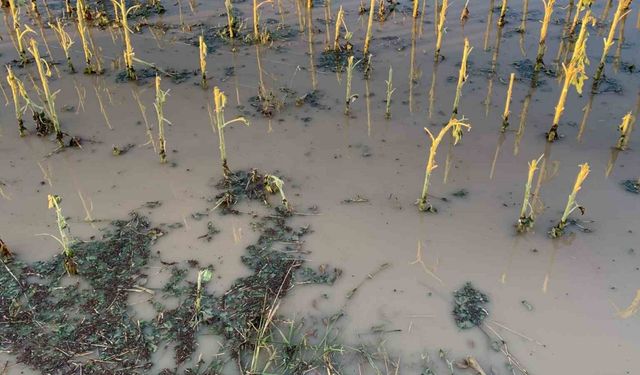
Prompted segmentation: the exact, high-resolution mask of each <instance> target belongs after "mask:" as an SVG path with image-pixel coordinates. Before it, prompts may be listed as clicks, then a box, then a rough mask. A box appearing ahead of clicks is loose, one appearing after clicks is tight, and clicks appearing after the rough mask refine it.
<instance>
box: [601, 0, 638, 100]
mask: <svg viewBox="0 0 640 375" xmlns="http://www.w3.org/2000/svg"><path fill="white" fill-rule="evenodd" d="M631 1H632V0H618V6H617V7H616V12H615V13H614V14H613V20H612V21H611V25H610V26H609V34H608V35H607V38H606V39H605V40H604V46H603V47H602V56H601V57H600V63H599V64H598V69H596V73H595V75H594V76H593V90H595V89H596V88H597V86H598V83H599V82H600V79H601V78H602V73H603V72H604V64H605V62H606V60H607V54H608V53H609V49H611V46H613V43H614V42H613V38H614V36H615V33H616V28H617V27H618V24H619V23H620V21H621V20H622V19H623V18H624V17H625V16H626V15H627V14H628V13H629V10H628V9H629V5H630V4H631Z"/></svg>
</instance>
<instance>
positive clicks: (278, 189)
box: [264, 174, 291, 212]
mask: <svg viewBox="0 0 640 375" xmlns="http://www.w3.org/2000/svg"><path fill="white" fill-rule="evenodd" d="M264 182H265V183H264V188H265V190H266V191H267V193H269V194H276V193H279V194H280V199H281V201H282V206H283V207H284V209H285V210H286V212H290V211H291V207H290V206H289V201H288V200H287V197H286V195H285V194H284V181H282V179H281V178H280V177H278V176H274V175H272V174H267V175H265V176H264Z"/></svg>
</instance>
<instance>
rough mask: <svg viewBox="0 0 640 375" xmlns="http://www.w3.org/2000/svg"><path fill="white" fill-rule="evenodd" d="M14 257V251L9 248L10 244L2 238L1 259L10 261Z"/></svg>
mask: <svg viewBox="0 0 640 375" xmlns="http://www.w3.org/2000/svg"><path fill="white" fill-rule="evenodd" d="M12 259H13V253H12V252H11V250H9V246H7V244H5V243H4V241H2V238H0V260H1V261H3V262H5V263H6V262H10V261H11V260H12Z"/></svg>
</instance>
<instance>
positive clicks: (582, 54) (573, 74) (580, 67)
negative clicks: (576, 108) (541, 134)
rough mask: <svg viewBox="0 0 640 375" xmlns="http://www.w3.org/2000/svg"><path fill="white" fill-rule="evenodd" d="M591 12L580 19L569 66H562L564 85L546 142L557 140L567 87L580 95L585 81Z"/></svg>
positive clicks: (587, 12) (588, 11)
mask: <svg viewBox="0 0 640 375" xmlns="http://www.w3.org/2000/svg"><path fill="white" fill-rule="evenodd" d="M592 19H593V18H592V17H591V10H590V9H587V11H586V12H585V14H584V18H583V19H582V25H581V26H580V33H579V34H578V38H577V39H576V42H575V46H574V48H573V55H572V56H571V60H570V61H569V65H568V66H566V65H565V64H562V69H563V70H564V83H563V85H562V89H561V91H560V97H559V98H558V104H557V105H556V110H555V113H554V115H553V124H552V125H551V129H550V130H549V132H548V133H547V141H549V142H553V141H554V140H556V139H557V138H558V124H559V123H560V118H561V117H562V113H563V112H564V104H565V102H566V100H567V94H568V92H569V86H572V85H573V86H575V88H576V91H577V92H578V94H582V87H583V85H584V81H585V80H586V79H587V73H586V71H585V69H586V65H588V64H589V59H587V50H586V47H587V37H588V34H587V24H588V23H589V22H590V21H592Z"/></svg>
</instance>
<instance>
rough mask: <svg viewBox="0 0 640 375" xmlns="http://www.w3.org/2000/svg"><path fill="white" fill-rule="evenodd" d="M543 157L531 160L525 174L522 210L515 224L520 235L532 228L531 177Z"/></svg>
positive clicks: (533, 213) (533, 215) (533, 214)
mask: <svg viewBox="0 0 640 375" xmlns="http://www.w3.org/2000/svg"><path fill="white" fill-rule="evenodd" d="M543 157H544V155H541V156H540V157H539V158H538V159H533V160H531V161H530V162H529V171H528V172H527V182H526V184H525V185H524V198H523V200H522V208H521V209H520V217H519V218H518V222H517V224H516V229H517V231H518V232H520V233H522V232H525V231H527V230H529V228H531V227H533V224H534V222H535V210H534V209H533V205H532V203H531V201H532V197H533V196H532V194H531V184H532V182H533V176H534V175H535V173H536V170H537V169H538V163H540V160H542V158H543Z"/></svg>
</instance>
